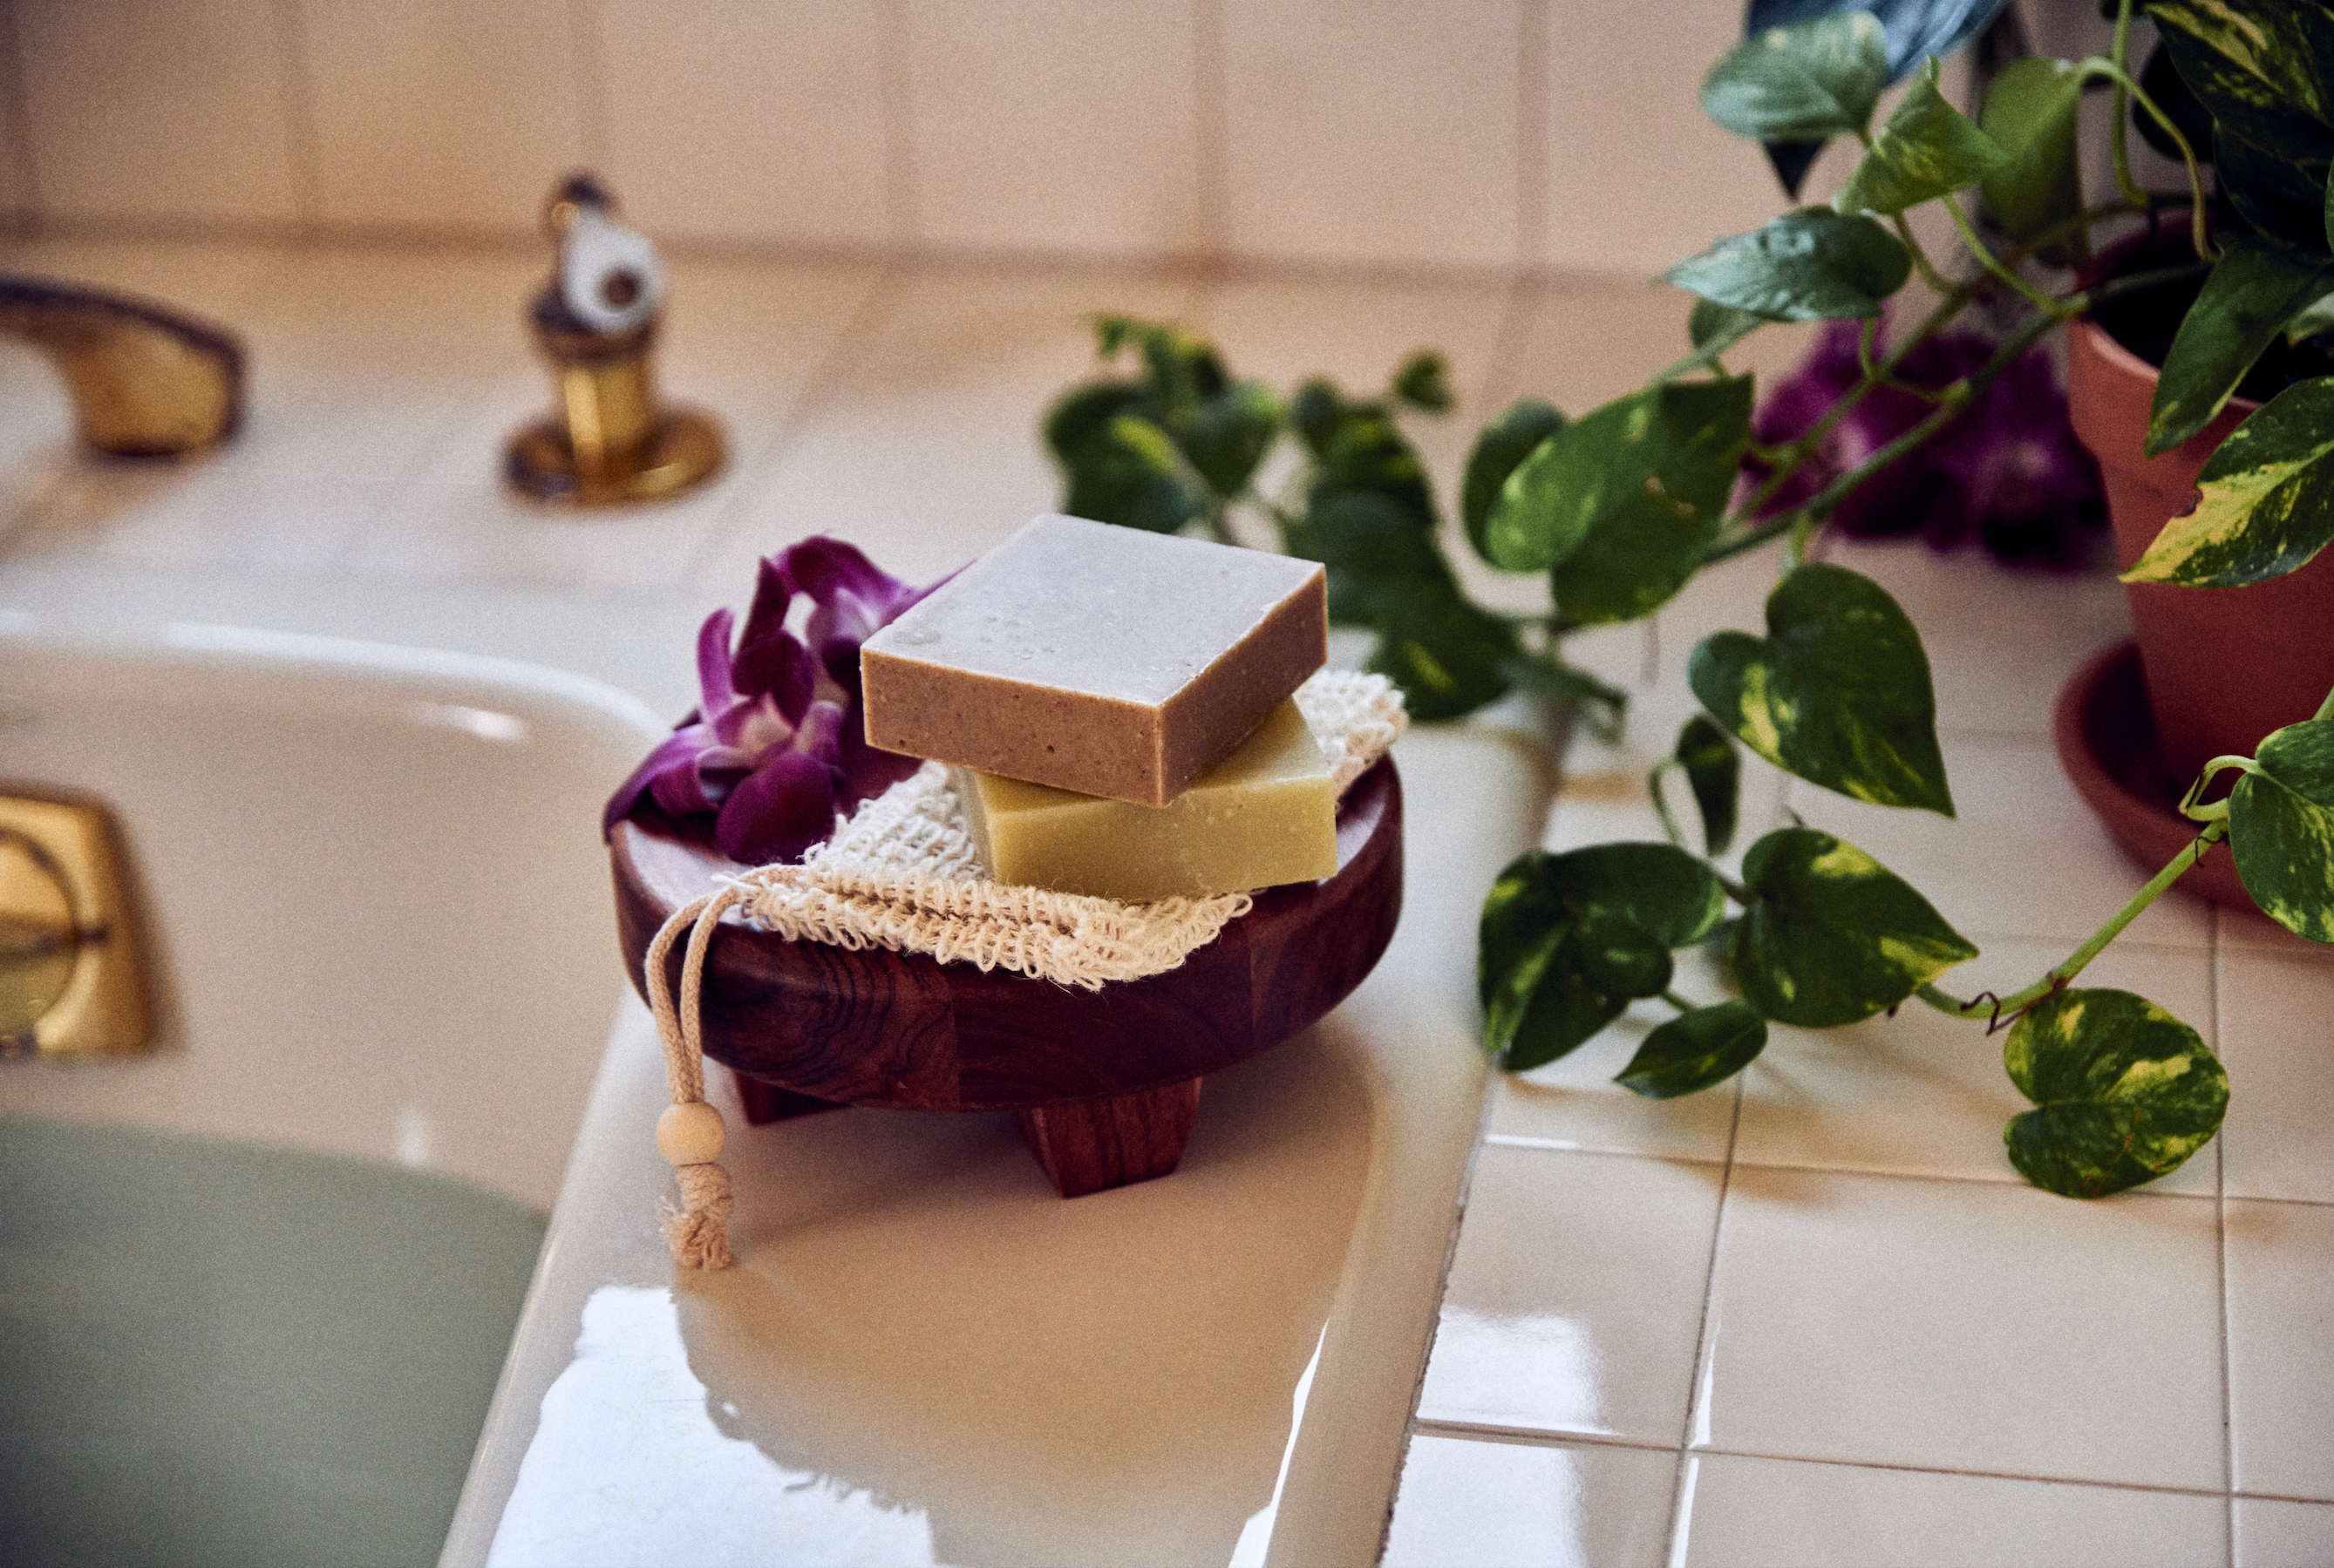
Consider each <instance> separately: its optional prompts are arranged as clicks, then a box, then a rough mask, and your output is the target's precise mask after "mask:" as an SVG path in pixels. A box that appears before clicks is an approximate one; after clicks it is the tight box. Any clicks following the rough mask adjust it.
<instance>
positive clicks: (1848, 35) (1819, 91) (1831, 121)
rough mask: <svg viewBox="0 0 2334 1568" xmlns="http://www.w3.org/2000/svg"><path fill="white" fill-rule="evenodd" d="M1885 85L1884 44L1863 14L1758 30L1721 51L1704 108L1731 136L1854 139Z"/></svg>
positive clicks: (1875, 24)
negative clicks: (1842, 137)
mask: <svg viewBox="0 0 2334 1568" xmlns="http://www.w3.org/2000/svg"><path fill="white" fill-rule="evenodd" d="M1887 83H1888V47H1887V42H1886V38H1885V37H1884V36H1883V34H1882V33H1881V29H1880V23H1879V20H1878V19H1877V18H1876V17H1875V16H1873V15H1872V14H1870V13H1869V12H1865V11H1857V12H1851V13H1848V14H1844V15H1833V16H1818V17H1816V18H1814V19H1813V20H1810V21H1807V22H1801V23H1799V24H1794V25H1792V26H1788V27H1770V28H1764V29H1761V30H1760V31H1759V32H1757V33H1755V34H1752V35H1751V36H1750V37H1748V38H1746V39H1744V40H1743V41H1742V42H1741V43H1738V44H1736V45H1735V46H1734V47H1733V48H1732V49H1730V50H1728V51H1727V52H1726V53H1724V54H1722V55H1721V56H1719V58H1718V63H1716V64H1714V65H1712V67H1711V68H1710V72H1709V73H1708V74H1707V75H1705V76H1704V77H1703V78H1702V110H1703V111H1704V112H1705V113H1707V114H1708V115H1709V116H1710V117H1711V119H1712V120H1716V121H1718V123H1719V124H1721V125H1722V126H1724V127H1725V128H1726V129H1727V130H1731V131H1732V132H1734V134H1735V135H1737V136H1747V137H1751V138H1752V139H1754V140H1759V141H1821V140H1822V139H1824V138H1826V137H1829V136H1854V135H1857V134H1858V133H1860V132H1861V131H1862V130H1864V127H1865V124H1866V121H1868V120H1870V119H1871V118H1872V108H1873V105H1874V104H1875V103H1876V102H1878V101H1879V99H1880V90H1881V89H1882V88H1883V87H1886V85H1887Z"/></svg>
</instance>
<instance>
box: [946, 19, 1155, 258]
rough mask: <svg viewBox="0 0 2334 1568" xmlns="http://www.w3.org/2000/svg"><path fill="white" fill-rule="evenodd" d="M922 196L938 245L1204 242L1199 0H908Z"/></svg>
mask: <svg viewBox="0 0 2334 1568" xmlns="http://www.w3.org/2000/svg"><path fill="white" fill-rule="evenodd" d="M904 22H905V26H904V30H903V34H904V43H905V47H906V69H907V82H908V102H909V105H910V109H909V123H910V128H911V145H912V147H913V149H914V152H913V165H912V167H913V170H914V173H913V180H914V198H913V199H914V207H915V213H916V220H917V226H918V228H919V231H920V233H921V236H922V238H924V239H925V240H927V241H929V242H931V243H932V244H934V245H952V246H968V247H971V248H975V249H979V250H994V251H1056V252H1073V253H1077V252H1084V253H1115V254H1120V255H1138V254H1139V255H1177V254H1189V253H1191V252H1193V251H1195V250H1198V249H1199V248H1201V218H1200V210H1199V209H1200V128H1199V104H1198V98H1197V94H1196V91H1195V88H1196V82H1197V80H1198V75H1197V63H1196V59H1195V53H1194V52H1195V48H1196V40H1195V36H1194V26H1193V10H1192V8H1191V5H1180V6H1178V5H1164V6H1162V5H1138V4H1134V3H1133V0H1115V3H1114V4H1111V5H1093V4H1086V3H1080V0H998V3H996V4H990V5H980V6H966V5H948V4H945V3H943V0H911V3H910V4H909V5H907V6H906V9H905V15H904Z"/></svg>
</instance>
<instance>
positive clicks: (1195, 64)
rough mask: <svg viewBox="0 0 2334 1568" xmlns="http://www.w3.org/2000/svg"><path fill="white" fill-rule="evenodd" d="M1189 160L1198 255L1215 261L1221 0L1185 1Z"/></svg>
mask: <svg viewBox="0 0 2334 1568" xmlns="http://www.w3.org/2000/svg"><path fill="white" fill-rule="evenodd" d="M1191 114H1192V130H1193V137H1192V156H1193V158H1194V159H1197V161H1198V168H1196V169H1195V170H1194V175H1195V177H1196V183H1195V185H1194V188H1193V191H1194V195H1195V197H1196V198H1197V200H1196V205H1197V207H1198V211H1197V213H1196V215H1195V218H1196V221H1197V224H1198V226H1199V233H1198V235H1197V236H1194V237H1195V239H1196V241H1197V245H1198V248H1199V252H1200V255H1201V256H1202V257H1204V258H1206V259H1207V260H1209V261H1210V262H1220V260H1221V259H1222V257H1223V256H1224V255H1225V253H1226V252H1227V251H1228V250H1229V248H1230V246H1229V245H1227V243H1226V236H1228V235H1229V234H1230V228H1231V215H1230V197H1229V194H1228V190H1229V186H1230V178H1231V170H1230V155H1229V153H1228V151H1227V149H1228V148H1229V146H1230V139H1231V127H1230V114H1229V111H1228V110H1227V108H1226V88H1225V63H1224V7H1223V0H1191Z"/></svg>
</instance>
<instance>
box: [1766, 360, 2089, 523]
mask: <svg viewBox="0 0 2334 1568" xmlns="http://www.w3.org/2000/svg"><path fill="white" fill-rule="evenodd" d="M1860 330H1861V329H1860V326H1859V323H1857V322H1847V321H1840V322H1827V323H1826V324H1825V326H1824V328H1823V331H1822V332H1821V333H1820V334H1819V335H1818V337H1817V339H1816V342H1815V346H1814V347H1813V348H1812V349H1810V350H1809V351H1808V355H1807V357H1806V359H1804V360H1803V361H1800V363H1799V369H1797V370H1794V371H1793V372H1792V373H1791V374H1790V375H1789V376H1788V377H1786V378H1785V379H1784V380H1781V381H1780V382H1779V383H1778V384H1777V385H1776V386H1775V388H1774V390H1771V391H1770V392H1769V393H1768V395H1767V397H1766V398H1765V399H1763V400H1762V401H1761V402H1760V406H1759V411H1758V414H1757V416H1756V417H1755V418H1753V419H1752V421H1751V431H1752V434H1753V436H1754V437H1755V438H1757V439H1758V440H1759V441H1760V443H1761V444H1762V445H1766V446H1781V445H1783V444H1785V443H1787V442H1790V441H1796V440H1797V439H1799V437H1801V436H1802V435H1804V434H1806V433H1807V432H1808V430H1810V429H1812V428H1815V426H1816V425H1817V423H1818V421H1820V420H1821V419H1822V418H1823V417H1824V416H1825V415H1826V414H1827V413H1828V412H1829V411H1830V409H1831V408H1832V405H1833V404H1835V403H1836V402H1837V401H1838V400H1839V399H1840V398H1841V397H1842V396H1843V395H1844V394H1846V393H1847V391H1848V390H1849V389H1850V388H1852V387H1854V386H1855V385H1856V384H1857V382H1858V381H1859V380H1862V379H1863V367H1862V363H1861V361H1860V360H1859V359H1858V356H1857V336H1858V333H1859V332H1860ZM1885 338H1886V326H1885V324H1884V327H1883V330H1882V332H1881V334H1880V339H1879V340H1876V342H1875V345H1874V352H1875V354H1878V353H1879V352H1880V351H1881V341H1884V340H1885ZM1992 351H1993V348H1992V344H1991V343H1990V342H1988V341H1986V340H1985V339H1984V338H1982V337H1980V336H1978V335H1977V334H1975V333H1973V332H1943V333H1939V334H1938V335H1937V336H1935V337H1934V338H1931V339H1929V340H1928V341H1925V342H1923V343H1921V344H1919V345H1918V346H1917V347H1915V348H1914V351H1912V352H1911V353H1909V354H1907V355H1906V356H1905V361H1904V362H1903V363H1902V364H1900V365H1898V366H1897V368H1896V376H1897V378H1898V379H1899V380H1904V381H1905V382H1908V383H1910V384H1911V385H1913V386H1916V387H1921V388H1924V389H1929V390H1936V389H1939V388H1943V387H1946V386H1950V385H1951V384H1952V383H1953V382H1954V381H1957V380H1960V379H1961V378H1962V377H1963V376H1965V375H1967V374H1968V373H1969V372H1970V371H1972V370H1975V369H1977V368H1978V366H1980V365H1982V364H1983V363H1984V362H1985V361H1986V360H1987V359H1988V358H1989V357H1990V356H1991V355H1992ZM1934 407H1935V405H1934V404H1932V403H1930V402H1928V401H1927V400H1925V399H1922V398H1919V397H1916V396H1915V395H1914V394H1913V393H1911V392H1907V391H1902V390H1897V389H1896V388H1894V387H1877V388H1875V389H1874V390H1872V391H1871V392H1869V393H1868V394H1866V397H1865V398H1864V399H1863V400H1862V401H1861V402H1859V403H1858V404H1857V406H1856V407H1855V408H1854V409H1851V410H1850V411H1849V412H1848V414H1847V418H1843V419H1842V420H1840V422H1839V423H1838V424H1837V425H1836V426H1834V427H1833V428H1831V429H1830V430H1829V431H1828V432H1827V433H1826V434H1825V436H1824V438H1823V440H1822V441H1821V443H1820V444H1819V445H1818V447H1817V450H1816V452H1815V454H1814V456H1813V457H1810V458H1809V459H1808V461H1807V462H1805V463H1803V464H1801V465H1800V466H1799V469H1798V471H1797V472H1795V473H1794V474H1792V476H1790V478H1789V480H1787V481H1785V483H1784V484H1783V486H1781V488H1780V489H1779V490H1778V491H1777V492H1776V494H1775V495H1774V496H1772V497H1771V498H1770V500H1769V502H1768V503H1767V505H1766V506H1765V507H1764V508H1763V512H1764V515H1774V514H1776V513H1778V512H1783V511H1787V510H1789V508H1791V507H1793V506H1797V505H1800V504H1801V503H1803V502H1805V501H1808V499H1810V498H1812V497H1813V496H1814V495H1817V494H1818V492H1819V491H1821V490H1822V489H1823V488H1824V486H1828V485H1829V484H1830V483H1831V482H1832V481H1833V480H1834V479H1837V477H1839V476H1841V475H1842V474H1845V473H1847V471H1848V470H1849V469H1851V468H1853V467H1856V466H1857V464H1858V463H1860V462H1862V461H1863V460H1864V459H1865V458H1866V457H1869V456H1871V455H1872V454H1873V453H1874V452H1876V451H1877V450H1879V449H1880V448H1881V447H1884V446H1886V445H1887V444H1888V443H1889V442H1890V441H1892V440H1894V439H1895V438H1897V437H1898V436H1901V435H1903V434H1904V433H1905V431H1907V430H1909V429H1911V428H1913V427H1914V425H1916V424H1918V423H1919V422H1920V421H1921V420H1922V419H1924V418H1927V417H1928V415H1929V414H1930V413H1931V412H1932V411H1934ZM1757 482H1758V476H1757V475H1756V474H1755V473H1752V474H1748V475H1746V476H1745V481H1744V483H1745V486H1746V487H1747V486H1751V485H1755V484H1756V483H1757ZM2106 518H2107V509H2106V505H2105V503H2104V501H2103V500H2102V498H2101V495H2100V491H2099V480H2098V467H2097V465H2095V464H2094V463H2093V462H2092V460H2091V456H2090V454H2089V453H2088V452H2087V451H2085V450H2084V449H2083V447H2082V444H2081V443H2080V442H2078V440H2076V438H2075V432H2074V427H2073V426H2072V424H2071V423H2070V422H2069V419H2068V417H2067V399H2066V397H2065V395H2064V394H2063V393H2062V392H2061V391H2060V390H2059V383H2058V377H2057V374H2056V372H2055V370H2053V368H2052V366H2051V362H2050V359H2049V353H2048V351H2046V350H2043V349H2040V348H2037V349H2035V350H2033V351H2030V352H2029V353H2027V354H2026V355H2024V356H2022V357H2021V359H2019V360H2018V361H2016V362H2014V363H2013V364H2011V366H2010V367H2009V368H2008V369H2007V370H2004V371H2003V372H2002V373H2001V375H2000V376H1999V377H1998V378H1996V379H1995V380H1994V382H1993V384H1992V386H1991V387H1989V388H1988V389H1987V390H1986V391H1985V393H1984V394H1983V395H1982V397H1980V398H1979V399H1977V400H1976V401H1975V402H1974V403H1972V405H1971V406H1970V407H1969V408H1968V409H1966V410H1964V411H1963V414H1962V415H1961V417H1960V418H1958V419H1956V420H1955V421H1954V422H1953V425H1952V426H1950V427H1949V428H1946V429H1945V430H1944V431H1943V433H1942V434H1940V435H1939V436H1938V437H1936V438H1934V440H1932V441H1930V442H1929V443H1928V444H1927V445H1926V446H1924V447H1920V448H1919V449H1918V450H1915V451H1914V452H1910V453H1908V454H1906V455H1905V456H1904V457H1899V458H1898V459H1896V461H1895V462H1893V463H1891V464H1889V465H1888V466H1887V467H1884V468H1882V469H1881V470H1880V471H1879V472H1878V473H1876V474H1874V475H1873V476H1870V477H1869V478H1867V479H1866V481H1865V482H1864V483H1863V484H1862V485H1861V486H1858V487H1857V489H1856V490H1855V491H1854V492H1853V493H1852V494H1851V495H1848V497H1847V499H1846V500H1845V501H1844V502H1842V503H1841V505H1840V506H1839V508H1838V509H1837V511H1835V512H1834V513H1833V514H1832V515H1831V519H1830V520H1831V522H1832V524H1834V525H1836V526H1837V527H1838V528H1839V529H1840V530H1841V531H1842V532H1843V533H1846V534H1853V535H1856V536H1858V537H1866V538H1871V537H1887V536H1892V535H1905V534H1919V535H1921V536H1922V537H1924V538H1925V539H1926V540H1927V541H1928V542H1929V544H1930V545H1931V546H1932V547H1933V548H1935V549H1938V550H1950V549H1953V548H1954V547H1956V546H1958V545H1961V544H1966V543H1968V542H1969V541H1970V540H1971V539H1972V538H1974V539H1978V540H1981V541H1982V542H1983V544H1985V546H1986V547H1987V548H1988V549H1989V550H1991V551H1992V553H1994V554H1995V555H1996V556H1997V557H1999V558H2001V559H2002V560H2005V561H2021V562H2035V563H2048V564H2055V565H2061V566H2076V565H2079V564H2081V563H2083V562H2084V561H2085V560H2086V559H2087V558H2088V554H2089V553H2090V552H2089V546H2088V542H2087V541H2086V540H2085V539H2084V538H2083V535H2084V534H2086V533H2090V532H2094V531H2096V530H2098V528H2100V527H2101V526H2103V525H2104V524H2105V522H2106Z"/></svg>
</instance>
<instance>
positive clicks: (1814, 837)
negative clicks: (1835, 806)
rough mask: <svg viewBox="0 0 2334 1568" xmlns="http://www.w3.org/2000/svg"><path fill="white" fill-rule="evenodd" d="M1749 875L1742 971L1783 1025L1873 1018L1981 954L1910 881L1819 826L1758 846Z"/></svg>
mask: <svg viewBox="0 0 2334 1568" xmlns="http://www.w3.org/2000/svg"><path fill="white" fill-rule="evenodd" d="M1742 880H1743V881H1744V882H1745V883H1747V884H1748V885H1749V887H1750V889H1751V892H1752V894H1753V895H1754V898H1753V899H1752V902H1751V908H1750V909H1749V911H1748V912H1747V913H1745V914H1744V915H1743V917H1742V919H1741V923H1740V924H1738V925H1737V926H1736V927H1735V928H1734V942H1733V954H1732V956H1733V960H1734V973H1735V978H1736V979H1737V980H1738V981H1739V982H1740V983H1741V986H1742V994H1743V995H1744V996H1747V997H1749V998H1750V1000H1751V1003H1752V1004H1753V1005H1756V1006H1757V1007H1758V1009H1759V1011H1760V1013H1762V1014H1764V1015H1767V1016H1768V1017H1770V1018H1772V1019H1774V1020H1775V1021H1776V1022H1777V1023H1779V1024H1804V1025H1806V1026H1808V1027H1809V1028H1815V1029H1829V1028H1834V1027H1837V1025H1839V1024H1853V1023H1855V1022H1856V1021H1857V1019H1859V1018H1869V1017H1871V1016H1872V1015H1874V1014H1875V1013H1878V1012H1881V1011H1883V1010H1884V1009H1886V1008H1889V1007H1894V1006H1895V1005H1896V1004H1897V1003H1899V1002H1902V1001H1903V1000H1904V999H1905V997H1907V996H1911V995H1912V994H1913V993H1914V991H1915V990H1917V989H1919V988H1920V987H1921V986H1925V985H1927V984H1928V983H1929V982H1930V981H1932V980H1934V979H1935V978H1936V977H1937V976H1939V975H1941V974H1943V972H1944V971H1945V970H1947V969H1949V968H1951V967H1953V965H1955V964H1959V963H1962V962H1964V961H1965V960H1967V959H1970V958H1974V957H1977V948H1974V947H1972V946H1971V945H1970V943H1969V942H1968V941H1967V940H1966V939H1964V938H1963V936H1962V935H1961V933H1960V932H1958V931H1956V930H1954V929H1953V927H1951V926H1949V925H1947V924H1946V923H1945V920H1944V917H1943V916H1942V915H1940V914H1938V913H1937V911H1936V910H1935V909H1934V908H1933V907H1932V906H1931V905H1930V903H1929V901H1928V900H1927V899H1924V898H1923V897H1922V896H1921V895H1920V894H1919V893H1918V892H1916V891H1914V889H1913V887H1912V885H1911V884H1910V883H1908V882H1906V881H1905V880H1904V879H1903V878H1901V877H1899V876H1897V875H1896V874H1895V872H1893V871H1889V870H1888V868H1887V867H1886V866H1884V865H1882V864H1881V863H1880V862H1879V861H1876V860H1874V859H1873V858H1872V857H1871V856H1870V855H1868V854H1866V853H1865V852H1864V851H1862V850H1859V849H1857V847H1856V846H1855V845H1854V844H1851V843H1847V842H1842V841H1841V840H1839V839H1837V838H1834V837H1833V836H1832V835H1831V834H1829V833H1827V832H1818V831H1817V830H1815V829H1813V828H1780V829H1778V830H1777V831H1775V832H1771V833H1769V834H1768V835H1767V836H1766V837H1765V838H1763V839H1760V841H1759V842H1757V843H1755V844H1753V845H1751V849H1750V851H1749V852H1748V853H1746V854H1745V855H1744V856H1743V857H1742Z"/></svg>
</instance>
